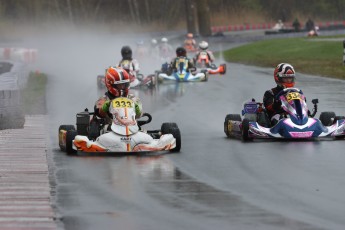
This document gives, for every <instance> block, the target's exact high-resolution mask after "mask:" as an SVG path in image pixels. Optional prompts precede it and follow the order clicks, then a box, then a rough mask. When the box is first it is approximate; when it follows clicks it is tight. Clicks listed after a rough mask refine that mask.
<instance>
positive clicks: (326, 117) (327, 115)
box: [319, 112, 336, 126]
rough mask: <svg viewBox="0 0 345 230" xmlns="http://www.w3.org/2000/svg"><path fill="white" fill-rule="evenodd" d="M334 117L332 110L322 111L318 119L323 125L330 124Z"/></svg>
mask: <svg viewBox="0 0 345 230" xmlns="http://www.w3.org/2000/svg"><path fill="white" fill-rule="evenodd" d="M335 117H336V116H335V113H334V112H322V113H321V114H320V117H319V120H320V121H321V123H322V124H323V125H324V126H330V125H332V124H333V123H334V120H335Z"/></svg>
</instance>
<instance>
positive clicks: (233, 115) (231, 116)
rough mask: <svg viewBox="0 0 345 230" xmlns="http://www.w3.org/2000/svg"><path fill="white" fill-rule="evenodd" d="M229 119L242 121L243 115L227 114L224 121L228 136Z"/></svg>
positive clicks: (228, 135)
mask: <svg viewBox="0 0 345 230" xmlns="http://www.w3.org/2000/svg"><path fill="white" fill-rule="evenodd" d="M229 121H242V118H241V115H240V114H227V115H226V116H225V121H224V132H225V134H226V136H227V137H230V136H231V135H230V132H229Z"/></svg>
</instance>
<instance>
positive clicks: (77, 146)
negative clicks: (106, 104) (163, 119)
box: [59, 97, 181, 155]
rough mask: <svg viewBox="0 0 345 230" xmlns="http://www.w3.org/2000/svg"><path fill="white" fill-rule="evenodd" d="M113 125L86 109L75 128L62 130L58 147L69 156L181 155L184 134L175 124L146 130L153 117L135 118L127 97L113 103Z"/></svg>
mask: <svg viewBox="0 0 345 230" xmlns="http://www.w3.org/2000/svg"><path fill="white" fill-rule="evenodd" d="M109 112H110V115H111V117H112V119H111V122H109V121H107V120H106V119H103V118H99V117H98V116H96V115H95V114H94V113H93V112H89V111H88V109H85V110H84V111H83V112H80V113H77V115H76V119H77V122H76V127H75V126H74V125H61V126H60V127H59V146H60V149H61V150H62V151H66V153H67V154H69V155H74V154H76V155H135V154H140V153H148V152H162V151H163V152H164V151H169V152H179V151H180V149H181V134H180V130H179V128H178V126H177V124H176V123H163V124H162V125H161V128H160V129H159V130H143V129H142V126H143V125H144V124H147V123H149V122H151V120H152V116H151V115H150V114H148V113H144V114H143V116H142V118H146V120H141V119H138V120H136V119H135V116H136V114H135V103H134V101H133V100H131V99H129V98H126V97H119V98H116V99H114V100H112V101H111V102H110V108H109Z"/></svg>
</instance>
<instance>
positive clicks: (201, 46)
mask: <svg viewBox="0 0 345 230" xmlns="http://www.w3.org/2000/svg"><path fill="white" fill-rule="evenodd" d="M199 48H200V49H201V50H207V49H208V42H206V41H202V42H200V43H199Z"/></svg>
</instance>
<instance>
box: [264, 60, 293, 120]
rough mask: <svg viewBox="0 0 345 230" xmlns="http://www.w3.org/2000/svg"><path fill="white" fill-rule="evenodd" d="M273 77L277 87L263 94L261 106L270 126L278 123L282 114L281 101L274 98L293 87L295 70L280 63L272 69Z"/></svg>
mask: <svg viewBox="0 0 345 230" xmlns="http://www.w3.org/2000/svg"><path fill="white" fill-rule="evenodd" d="M273 76H274V80H275V82H276V83H277V86H276V87H275V88H272V89H270V90H267V91H266V92H265V94H264V98H263V104H264V106H265V108H266V111H267V115H268V117H269V119H270V121H271V124H272V125H275V124H276V123H277V122H278V121H279V119H280V116H281V114H282V113H284V110H283V109H282V107H281V105H282V104H281V101H280V100H279V98H276V96H277V95H278V93H279V92H280V91H281V90H283V89H285V88H293V87H294V86H295V70H294V68H293V66H292V65H290V64H288V63H280V64H279V65H277V67H276V68H275V69H274V74H273Z"/></svg>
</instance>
